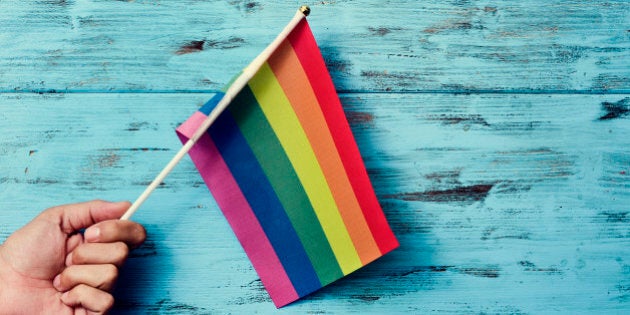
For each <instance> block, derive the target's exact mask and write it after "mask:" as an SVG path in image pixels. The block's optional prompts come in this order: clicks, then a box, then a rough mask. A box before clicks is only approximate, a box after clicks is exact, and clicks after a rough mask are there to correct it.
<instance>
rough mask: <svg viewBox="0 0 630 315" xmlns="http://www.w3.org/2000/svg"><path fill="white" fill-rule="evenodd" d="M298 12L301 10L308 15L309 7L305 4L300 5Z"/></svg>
mask: <svg viewBox="0 0 630 315" xmlns="http://www.w3.org/2000/svg"><path fill="white" fill-rule="evenodd" d="M300 12H302V14H304V16H308V15H309V14H310V13H311V8H310V7H309V6H307V5H303V6H301V7H300Z"/></svg>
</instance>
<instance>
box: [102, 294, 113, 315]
mask: <svg viewBox="0 0 630 315" xmlns="http://www.w3.org/2000/svg"><path fill="white" fill-rule="evenodd" d="M102 301H103V305H102V308H103V312H104V313H105V312H107V311H108V310H109V309H110V308H112V307H113V306H114V297H113V296H112V295H111V294H109V293H106V294H105V295H103V299H102Z"/></svg>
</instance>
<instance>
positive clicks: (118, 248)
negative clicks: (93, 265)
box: [113, 242, 129, 262]
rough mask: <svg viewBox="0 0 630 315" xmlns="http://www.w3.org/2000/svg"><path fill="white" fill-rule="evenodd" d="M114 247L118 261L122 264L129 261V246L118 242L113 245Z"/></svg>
mask: <svg viewBox="0 0 630 315" xmlns="http://www.w3.org/2000/svg"><path fill="white" fill-rule="evenodd" d="M113 246H114V249H113V250H114V252H115V253H116V255H115V256H116V261H118V262H122V261H124V260H125V259H127V256H129V247H128V246H127V244H125V243H123V242H116V243H114V244H113Z"/></svg>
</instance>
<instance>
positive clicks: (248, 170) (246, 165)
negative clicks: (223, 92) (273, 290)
mask: <svg viewBox="0 0 630 315" xmlns="http://www.w3.org/2000/svg"><path fill="white" fill-rule="evenodd" d="M219 98H220V97H219ZM241 99H242V98H241ZM238 101H239V97H238V96H237V99H235V100H234V102H238ZM209 134H210V136H211V137H212V139H213V141H214V143H215V144H216V146H217V148H218V149H219V152H221V155H222V156H223V159H224V160H225V163H226V164H227V166H228V168H229V169H230V171H231V172H232V175H233V176H234V179H235V180H236V182H237V184H238V185H239V187H240V188H241V191H242V192H243V195H244V196H245V198H246V199H247V202H248V203H249V205H250V206H251V208H252V210H253V212H254V214H255V215H256V217H257V218H258V221H259V222H260V225H261V227H262V228H263V230H264V231H265V234H267V238H268V239H269V241H270V243H271V244H272V246H273V248H274V250H275V251H276V255H278V258H279V259H280V262H281V263H282V266H283V267H284V269H285V272H286V273H287V275H288V276H289V279H291V282H292V283H293V286H294V288H295V291H296V292H297V293H298V295H299V296H304V295H306V294H308V293H311V292H313V291H315V290H317V289H319V288H321V284H320V282H319V279H318V277H317V274H316V273H315V269H314V268H313V266H312V265H311V262H310V260H309V258H308V256H307V254H306V251H305V250H304V247H303V246H302V243H301V242H300V239H299V238H298V235H297V233H296V231H295V229H294V228H293V225H292V224H291V221H290V220H289V217H288V216H287V214H286V213H285V211H284V208H283V207H282V204H281V203H280V200H279V199H278V197H277V196H276V194H275V191H274V190H273V187H272V186H271V183H270V182H269V180H268V179H267V177H266V176H265V173H264V171H263V170H262V168H261V166H260V165H259V164H258V161H257V160H256V157H255V156H254V153H253V152H252V150H251V148H250V147H249V145H248V144H247V141H246V139H245V138H244V137H243V135H242V134H241V132H240V130H239V128H238V125H237V124H236V121H235V120H234V117H233V116H232V115H231V114H230V112H229V111H226V112H224V113H223V114H221V115H220V116H219V118H218V119H217V120H216V121H215V123H214V124H213V125H212V126H211V127H210V129H209Z"/></svg>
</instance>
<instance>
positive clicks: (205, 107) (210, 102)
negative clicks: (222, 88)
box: [199, 92, 225, 116]
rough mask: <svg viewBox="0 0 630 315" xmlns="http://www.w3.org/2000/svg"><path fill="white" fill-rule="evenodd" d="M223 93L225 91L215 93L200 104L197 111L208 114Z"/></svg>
mask: <svg viewBox="0 0 630 315" xmlns="http://www.w3.org/2000/svg"><path fill="white" fill-rule="evenodd" d="M224 95H225V93H222V92H220V93H217V94H215V95H214V96H213V97H212V98H211V99H210V100H208V101H207V102H206V103H205V104H203V106H201V108H200V109H199V111H200V112H202V113H204V114H205V115H206V116H208V115H210V112H211V111H212V110H213V109H214V108H215V107H216V106H217V104H219V102H220V101H221V99H222V98H223V96H224Z"/></svg>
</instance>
